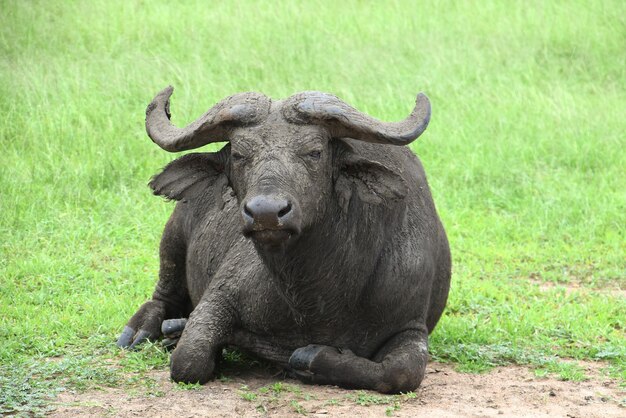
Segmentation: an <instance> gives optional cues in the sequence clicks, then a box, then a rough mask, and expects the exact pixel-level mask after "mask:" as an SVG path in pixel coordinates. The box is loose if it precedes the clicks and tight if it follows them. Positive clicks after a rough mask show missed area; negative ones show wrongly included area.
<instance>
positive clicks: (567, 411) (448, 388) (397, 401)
mask: <svg viewBox="0 0 626 418" xmlns="http://www.w3.org/2000/svg"><path fill="white" fill-rule="evenodd" d="M585 367H586V368H587V375H588V376H591V378H590V379H589V380H587V381H584V382H563V381H559V380H555V379H553V378H537V377H535V376H534V375H533V373H532V371H530V370H528V369H526V368H524V367H513V366H512V367H502V368H498V369H496V370H494V371H492V372H491V373H487V374H480V375H476V374H465V373H459V372H456V371H454V369H453V368H452V366H450V365H445V364H439V363H431V364H430V366H429V368H428V370H427V375H426V378H425V379H424V381H423V383H422V386H421V387H420V388H419V389H418V390H417V391H416V396H414V397H409V396H406V395H401V396H396V397H388V396H383V395H379V394H377V393H374V392H364V391H350V390H344V389H340V388H337V387H331V386H309V385H303V384H301V383H299V382H297V381H295V380H291V379H284V378H282V377H281V376H272V375H271V373H270V372H269V371H263V370H252V371H238V372H235V373H234V375H233V374H229V376H231V377H230V378H229V379H228V380H227V381H220V380H215V381H212V382H210V383H209V384H207V385H205V386H203V387H201V388H195V389H188V390H182V389H180V388H179V387H178V386H177V385H175V384H173V383H172V382H171V381H170V380H169V377H168V373H167V372H166V371H155V372H151V373H149V374H148V375H147V376H145V377H144V378H145V379H146V380H150V379H154V381H155V385H154V387H153V388H150V389H149V390H147V389H146V387H144V386H141V387H139V388H138V389H137V390H135V391H132V390H131V391H129V390H128V389H112V388H106V389H103V390H97V391H89V392H85V393H71V392H64V393H61V394H60V395H59V396H58V398H57V400H56V402H55V406H56V407H57V409H56V411H54V412H53V413H52V414H51V415H52V416H54V417H72V418H74V417H88V416H89V417H91V416H116V417H135V416H140V417H146V416H149V417H177V418H186V417H207V416H211V417H213V416H216V417H231V416H243V417H253V416H263V415H269V416H283V417H289V416H300V414H303V413H305V414H307V415H308V416H316V417H331V416H343V417H352V416H359V417H369V416H385V415H386V414H393V416H401V417H415V416H425V417H429V418H431V417H432V418H434V417H451V416H457V417H458V416H461V417H484V416H515V417H581V418H583V417H585V418H586V417H626V408H624V402H625V401H626V399H625V398H626V393H625V392H624V390H623V389H620V388H619V386H618V384H617V383H616V382H615V381H613V380H611V379H608V378H606V377H603V376H601V375H600V373H598V367H597V366H596V365H594V364H591V363H589V364H586V365H585ZM277 382H282V390H280V391H278V392H277V391H274V390H271V389H269V388H270V387H271V386H272V385H274V384H276V383H277ZM150 393H151V394H150ZM250 394H255V395H256V397H255V398H254V399H252V400H246V399H244V397H246V396H247V397H249V398H250V397H253V396H254V395H250ZM358 398H360V401H361V403H369V404H370V405H369V406H365V405H359V404H358V403H357V401H358V400H359V399H358ZM376 402H378V404H376ZM381 403H382V404H381ZM297 410H299V411H300V413H298V412H297Z"/></svg>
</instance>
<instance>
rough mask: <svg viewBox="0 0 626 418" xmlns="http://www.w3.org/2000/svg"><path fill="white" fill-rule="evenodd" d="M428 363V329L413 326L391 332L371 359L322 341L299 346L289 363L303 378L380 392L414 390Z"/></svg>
mask: <svg viewBox="0 0 626 418" xmlns="http://www.w3.org/2000/svg"><path fill="white" fill-rule="evenodd" d="M427 363H428V333H427V332H426V331H425V330H424V331H421V330H415V329H414V330H406V331H403V332H400V333H398V334H396V335H394V336H393V337H392V338H391V339H390V340H389V341H387V342H386V343H385V344H384V345H383V347H382V348H381V349H380V350H379V351H378V352H377V353H376V355H375V356H374V358H373V359H372V360H369V359H367V358H364V357H359V356H357V355H355V354H354V353H353V352H352V351H350V350H346V349H341V348H334V347H329V346H325V345H308V346H306V347H302V348H298V349H297V350H295V351H294V352H293V354H292V355H291V358H290V359H289V366H290V367H291V368H292V369H293V370H294V371H295V373H296V375H297V376H298V377H299V378H300V379H302V380H303V381H309V382H312V383H318V384H330V385H338V386H342V387H347V388H356V389H370V390H376V391H378V392H382V393H399V392H409V391H412V390H415V389H416V388H417V387H418V386H419V385H420V383H421V382H422V379H423V378H424V373H425V370H426V364H427Z"/></svg>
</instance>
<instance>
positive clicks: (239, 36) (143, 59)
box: [0, 0, 626, 414]
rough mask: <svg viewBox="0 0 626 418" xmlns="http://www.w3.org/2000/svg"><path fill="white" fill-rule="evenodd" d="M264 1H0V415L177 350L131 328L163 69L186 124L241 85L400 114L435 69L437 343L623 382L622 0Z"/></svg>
mask: <svg viewBox="0 0 626 418" xmlns="http://www.w3.org/2000/svg"><path fill="white" fill-rule="evenodd" d="M246 3H248V2H244V1H239V2H210V3H209V2H202V1H197V2H193V1H186V2H183V1H180V2H178V1H169V2H140V1H110V2H96V1H93V2H79V1H76V2H61V1H51V0H50V1H7V0H0V8H1V9H2V13H0V113H1V114H2V120H1V121H0V145H1V146H2V152H0V339H1V341H2V343H1V344H0V364H1V365H0V414H2V413H5V412H9V411H19V410H21V411H25V412H29V413H31V412H37V411H43V410H45V409H46V408H48V407H49V406H47V400H46V396H47V395H48V394H51V393H54V392H55V391H57V390H60V388H61V387H65V388H75V389H83V388H87V387H93V386H99V385H107V384H127V385H129V387H130V386H132V385H133V384H136V382H137V381H138V380H141V379H132V378H131V379H130V380H129V379H128V377H127V375H124V374H123V373H122V372H124V371H125V372H133V375H134V376H139V377H140V376H141V371H142V370H146V369H149V368H155V367H156V368H165V367H167V355H166V354H164V353H162V352H161V350H160V349H159V346H158V345H154V346H148V347H147V348H145V349H144V350H143V351H140V352H138V353H134V354H130V355H125V354H122V353H120V352H119V351H118V350H117V349H116V348H115V346H114V344H113V343H114V341H115V339H116V337H117V334H118V332H119V331H120V330H121V328H122V327H123V325H124V324H125V322H126V321H127V320H128V318H129V317H130V315H132V313H134V311H135V310H136V309H137V307H138V306H139V305H140V303H142V302H143V301H144V300H145V299H146V298H147V297H148V296H149V295H150V294H151V291H152V288H153V286H154V284H155V282H156V275H157V267H158V259H157V253H158V251H157V249H158V241H159V238H160V233H161V231H162V228H163V225H164V223H165V221H166V219H167V217H168V215H169V213H170V212H171V210H172V208H173V205H172V204H168V203H165V202H163V201H162V200H160V199H158V198H155V197H153V196H152V195H151V193H150V191H149V189H148V188H147V187H146V183H147V181H148V180H149V178H150V176H151V175H152V174H154V173H155V172H156V171H157V170H158V169H159V168H161V167H162V166H163V165H164V164H165V163H166V162H168V161H170V160H171V159H173V158H174V156H173V155H170V154H167V153H165V152H164V151H161V150H159V149H158V147H157V146H155V145H154V144H153V143H152V142H151V141H150V140H149V139H148V138H147V136H146V134H145V131H144V126H143V118H144V110H145V107H146V105H147V104H148V103H149V101H150V100H151V99H152V97H153V95H154V94H155V93H156V92H157V91H159V90H160V89H161V88H163V87H165V86H166V85H168V84H173V85H174V86H175V87H176V92H175V93H174V98H173V103H172V112H173V120H174V122H175V123H177V124H178V125H184V124H186V123H188V122H189V121H191V120H193V119H195V118H196V117H197V116H199V115H200V114H202V113H203V112H204V111H205V110H206V109H207V108H208V107H209V106H211V105H212V104H213V103H215V102H216V101H218V100H220V99H221V98H223V97H225V96H227V95H230V94H233V93H236V92H240V91H249V90H255V91H261V92H264V93H266V94H268V95H270V96H272V97H275V98H280V97H286V96H289V95H291V94H292V93H294V92H297V91H301V90H310V89H314V90H322V91H328V92H333V93H335V94H337V95H338V96H340V97H342V98H343V99H345V100H346V101H348V102H349V103H351V104H353V105H354V106H356V107H357V108H359V109H360V110H363V111H366V112H368V113H370V114H371V115H374V116H376V117H378V118H380V119H383V120H398V119H401V118H403V117H404V116H405V115H406V114H408V112H409V111H410V109H411V108H412V105H413V100H414V97H415V96H414V95H415V94H416V93H417V92H418V91H424V92H426V93H427V94H428V95H429V97H430V99H431V101H432V103H433V117H432V120H431V125H430V126H429V128H428V130H427V132H426V133H425V134H424V135H423V136H422V137H421V138H420V139H419V140H418V141H417V142H416V143H414V144H413V145H412V149H413V150H414V151H415V152H416V153H417V154H418V155H419V156H420V158H421V159H422V162H423V163H424V165H425V167H426V170H427V173H428V174H429V181H430V184H431V187H432V190H433V194H434V197H435V201H436V203H437V206H438V209H439V211H440V214H441V217H442V219H443V222H444V224H445V226H446V228H447V231H448V234H449V238H450V242H451V246H452V251H453V257H454V277H453V285H452V291H451V295H450V302H449V305H448V309H447V312H446V314H445V316H444V317H443V319H442V321H441V322H440V325H439V327H438V328H437V330H436V331H435V333H434V334H433V335H432V346H431V353H432V355H433V357H434V358H435V359H437V360H440V361H450V362H455V363H456V364H458V367H459V368H460V369H461V370H465V371H471V372H479V371H483V370H487V369H489V368H491V367H494V366H498V365H502V364H509V363H520V364H529V365H531V367H533V368H535V369H536V373H537V374H546V373H554V374H556V375H557V376H559V377H561V378H563V379H574V380H576V379H584V378H585V376H584V374H583V373H582V372H581V368H580V367H579V366H578V365H577V364H576V362H572V361H571V360H572V359H574V360H590V361H602V364H603V365H605V366H606V367H605V371H606V373H608V374H610V375H611V376H614V377H616V378H618V379H621V380H622V382H625V384H626V335H625V331H624V330H625V328H626V297H625V296H624V295H625V293H624V289H626V263H625V256H624V255H625V254H626V237H625V229H626V193H625V191H626V176H625V174H624V167H626V119H625V116H626V3H625V2H623V1H621V0H615V1H608V0H607V1H578V2H576V1H563V2H561V1H553V2H544V1H530V2H513V1H511V2H504V1H495V0H494V1H489V0H487V1H482V2H480V3H473V2H458V1H432V2H412V1H406V2H403V1H393V2H384V4H385V5H384V6H383V2H379V3H374V2H371V3H370V2H360V1H344V2H336V1H322V2H306V3H305V4H302V5H296V4H295V2H249V4H246ZM51 359H53V360H51ZM120 366H121V367H120Z"/></svg>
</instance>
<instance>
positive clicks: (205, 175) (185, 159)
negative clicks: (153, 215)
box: [148, 145, 230, 209]
mask: <svg viewBox="0 0 626 418" xmlns="http://www.w3.org/2000/svg"><path fill="white" fill-rule="evenodd" d="M229 151H230V147H229V146H228V145H227V146H225V147H224V148H222V149H221V150H220V151H218V152H206V153H192V154H187V155H184V156H182V157H180V158H178V159H176V160H174V161H172V162H171V163H169V164H168V165H166V166H165V168H163V171H161V172H160V173H159V174H157V175H155V176H154V177H152V179H151V180H150V183H148V185H149V186H150V188H152V190H153V191H154V194H155V195H159V196H164V197H165V198H167V199H171V200H194V199H197V198H198V197H200V196H204V195H205V194H206V193H210V194H211V195H212V196H211V200H213V201H214V202H215V203H216V204H217V205H218V207H219V208H220V209H222V208H223V207H224V201H223V199H222V194H223V192H224V188H225V187H227V186H228V177H227V175H226V173H227V171H228V170H227V164H228V155H229V153H230V152H229Z"/></svg>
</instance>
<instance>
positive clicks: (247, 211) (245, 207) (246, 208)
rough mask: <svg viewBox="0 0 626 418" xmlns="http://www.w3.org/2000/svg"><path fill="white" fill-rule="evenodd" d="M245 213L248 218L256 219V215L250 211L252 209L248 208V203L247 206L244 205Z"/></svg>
mask: <svg viewBox="0 0 626 418" xmlns="http://www.w3.org/2000/svg"><path fill="white" fill-rule="evenodd" d="M243 213H245V214H246V216H249V217H251V218H254V215H253V214H252V211H250V208H249V207H248V204H247V203H246V204H245V205H243Z"/></svg>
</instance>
